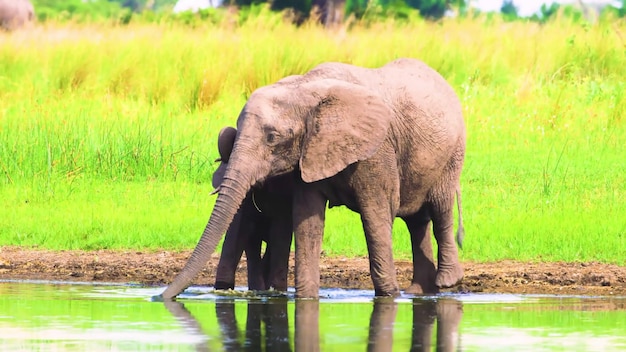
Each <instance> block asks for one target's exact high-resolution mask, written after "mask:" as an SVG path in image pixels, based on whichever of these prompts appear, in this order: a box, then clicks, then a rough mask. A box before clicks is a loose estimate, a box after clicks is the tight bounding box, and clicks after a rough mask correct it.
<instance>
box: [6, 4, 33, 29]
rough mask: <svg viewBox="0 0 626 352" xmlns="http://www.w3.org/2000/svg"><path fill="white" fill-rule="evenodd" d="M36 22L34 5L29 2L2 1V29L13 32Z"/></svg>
mask: <svg viewBox="0 0 626 352" xmlns="http://www.w3.org/2000/svg"><path fill="white" fill-rule="evenodd" d="M34 20H35V10H34V8H33V4H31V3H30V1H28V0H0V29H4V30H8V31H12V30H15V29H17V28H20V27H23V26H25V25H26V24H28V23H31V22H33V21H34Z"/></svg>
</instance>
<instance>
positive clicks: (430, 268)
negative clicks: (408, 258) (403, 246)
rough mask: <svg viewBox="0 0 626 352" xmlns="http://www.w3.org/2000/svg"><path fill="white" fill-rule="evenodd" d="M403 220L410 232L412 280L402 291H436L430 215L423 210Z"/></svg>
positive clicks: (421, 292)
mask: <svg viewBox="0 0 626 352" xmlns="http://www.w3.org/2000/svg"><path fill="white" fill-rule="evenodd" d="M403 220H404V222H405V223H406V226H407V228H408V229H409V233H410V234H411V249H412V252H413V280H411V286H409V287H408V288H407V289H406V290H405V291H404V292H405V293H410V294H424V293H437V292H439V288H438V287H437V285H435V277H436V276H437V267H436V266H435V262H434V259H433V246H432V240H431V237H432V236H431V234H430V217H428V214H427V212H426V211H425V210H424V211H420V212H419V213H417V214H415V215H412V216H410V217H406V218H403Z"/></svg>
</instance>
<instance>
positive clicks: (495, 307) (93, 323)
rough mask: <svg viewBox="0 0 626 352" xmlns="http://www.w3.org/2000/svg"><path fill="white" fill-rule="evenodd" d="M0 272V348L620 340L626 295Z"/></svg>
mask: <svg viewBox="0 0 626 352" xmlns="http://www.w3.org/2000/svg"><path fill="white" fill-rule="evenodd" d="M162 290H163V288H162V287H158V288H157V287H141V286H132V285H116V284H93V283H82V284H77V283H66V282H43V281H40V282H36V281H26V282H17V281H0V351H41V350H46V351H68V350H76V351H87V350H89V351H100V350H109V351H110V350H115V351H137V350H160V351H187V350H188V351H239V350H252V351H256V350H265V351H278V350H285V351H300V350H321V351H335V350H339V351H348V350H350V351H352V350H364V349H368V350H376V351H407V350H432V349H437V350H449V351H505V350H506V351H562V350H567V351H623V350H626V297H586V296H541V295H494V294H459V295H456V294H444V295H438V296H427V297H413V296H402V297H400V298H397V299H384V298H383V299H378V298H377V299H374V298H373V295H374V294H373V291H368V290H365V291H364V290H341V289H331V290H322V291H321V296H322V298H320V300H319V301H317V300H296V299H294V297H293V292H288V293H287V294H286V295H280V294H276V293H271V292H269V293H261V294H258V295H254V296H251V295H248V294H247V293H246V294H244V293H242V291H243V290H242V289H239V290H238V294H237V295H222V294H217V293H215V292H213V291H211V290H210V289H208V288H205V287H192V288H190V289H188V290H187V291H185V293H184V294H183V295H181V296H180V297H179V300H178V301H176V302H169V303H158V302H151V301H150V297H152V296H153V295H156V294H159V293H160V292H161V291H162Z"/></svg>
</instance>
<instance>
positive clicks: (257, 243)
mask: <svg viewBox="0 0 626 352" xmlns="http://www.w3.org/2000/svg"><path fill="white" fill-rule="evenodd" d="M250 222H251V223H253V224H254V225H255V226H250V233H249V234H248V236H246V237H247V238H248V241H247V244H246V263H247V264H248V289H249V290H267V289H268V288H269V287H268V283H267V281H265V274H264V267H265V266H266V264H265V263H264V261H263V259H262V258H261V242H263V240H262V239H263V238H266V236H268V234H269V232H270V230H269V225H268V223H267V222H266V221H263V220H261V219H255V220H252V219H251V220H250Z"/></svg>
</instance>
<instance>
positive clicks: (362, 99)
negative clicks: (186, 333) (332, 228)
mask: <svg viewBox="0 0 626 352" xmlns="http://www.w3.org/2000/svg"><path fill="white" fill-rule="evenodd" d="M237 129H238V133H237V137H236V140H235V146H234V148H233V151H232V154H231V157H230V161H229V166H228V168H227V170H226V172H225V175H224V182H222V184H221V185H220V187H219V189H218V197H217V200H216V202H215V207H214V208H213V212H212V214H211V218H210V219H209V222H208V224H207V226H206V227H205V230H204V232H203V234H202V237H201V239H200V240H199V242H198V245H197V246H196V248H195V249H194V251H193V252H192V254H191V257H190V258H189V260H188V262H187V264H186V265H185V267H184V268H183V270H182V271H181V272H180V273H179V274H178V275H177V276H176V277H175V278H174V281H173V282H172V284H171V285H170V286H168V287H167V288H166V289H165V291H164V292H163V293H162V294H161V295H160V296H158V297H155V299H172V298H173V297H175V296H176V295H178V294H179V293H180V292H182V291H183V290H184V289H185V288H186V287H188V286H189V285H190V284H191V282H192V280H193V279H194V278H195V277H196V275H197V274H198V273H199V272H200V270H202V268H203V267H204V265H205V263H206V262H207V261H208V259H209V258H210V256H211V254H212V253H213V251H214V250H215V247H216V246H217V244H218V242H219V240H220V239H221V235H222V234H223V233H224V232H225V231H226V230H227V229H228V227H229V225H230V223H231V221H232V220H233V218H234V216H235V214H236V213H237V210H238V208H239V205H240V204H241V203H242V202H243V201H244V199H245V197H246V195H247V194H248V192H249V191H250V189H251V188H252V187H253V186H255V185H257V184H259V183H260V182H262V181H264V180H266V179H268V178H269V177H273V176H278V175H283V174H286V173H290V172H295V173H296V175H298V176H299V177H298V178H297V179H296V184H295V185H294V196H293V202H292V206H293V225H294V234H295V235H294V236H295V237H294V238H295V243H296V246H295V247H296V255H295V259H296V265H295V279H296V285H295V286H296V297H310V298H315V297H318V295H319V280H320V272H319V257H320V253H321V241H322V236H323V232H324V220H325V210H326V205H327V204H328V205H329V206H331V207H332V206H337V205H345V206H347V207H348V208H350V209H352V210H354V211H357V212H359V213H360V215H361V220H362V223H363V229H364V232H365V238H366V242H367V248H368V252H369V260H370V273H371V277H372V281H373V284H374V290H375V294H376V295H377V296H394V295H398V294H399V291H400V290H399V287H398V283H397V279H396V273H395V268H394V263H393V253H392V246H391V232H392V225H393V220H394V218H395V217H400V218H402V219H403V220H404V221H405V222H406V224H407V226H408V228H409V231H410V232H411V237H412V240H413V243H414V245H415V244H416V243H420V242H421V240H422V239H423V238H424V237H425V235H426V234H427V231H428V226H429V225H428V224H429V222H431V221H432V225H433V232H434V234H435V239H436V240H437V245H438V251H437V252H438V253H437V255H438V261H437V262H438V268H437V275H436V280H435V284H436V285H437V286H438V287H451V286H454V285H456V284H457V283H459V282H460V281H461V279H462V277H463V269H462V267H461V265H460V263H459V260H458V249H457V246H456V243H455V237H454V231H453V226H454V224H453V220H454V219H453V208H454V202H455V195H456V197H457V198H458V200H459V202H458V203H460V182H459V179H460V174H461V169H462V166H463V160H464V155H465V126H464V122H463V117H462V109H461V104H460V101H459V99H458V97H457V96H456V94H455V92H454V91H453V89H452V88H451V87H450V85H449V84H448V83H447V82H446V81H445V79H444V78H443V77H441V76H440V75H439V74H438V73H437V72H436V71H434V70H433V69H431V68H430V67H428V66H427V65H426V64H424V63H422V62H420V61H417V60H413V59H399V60H395V61H393V62H390V63H388V64H387V65H385V66H383V67H381V68H377V69H368V68H362V67H357V66H352V65H348V64H341V63H325V64H321V65H319V66H317V67H315V68H314V69H313V70H311V71H309V72H308V73H307V74H305V75H302V76H289V77H287V78H285V79H282V80H280V81H279V82H277V83H275V84H272V85H269V86H266V87H262V88H259V89H257V90H256V91H254V92H253V93H252V94H251V96H250V98H249V99H248V101H247V102H246V105H245V106H244V108H243V110H242V111H241V113H240V115H239V118H238V120H237ZM458 206H459V211H460V204H459V205H458ZM459 230H462V226H461V221H460V217H459ZM461 238H462V236H461V231H459V232H458V233H457V242H459V244H460V242H461ZM413 265H414V266H415V265H416V262H415V261H414V263H413Z"/></svg>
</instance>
